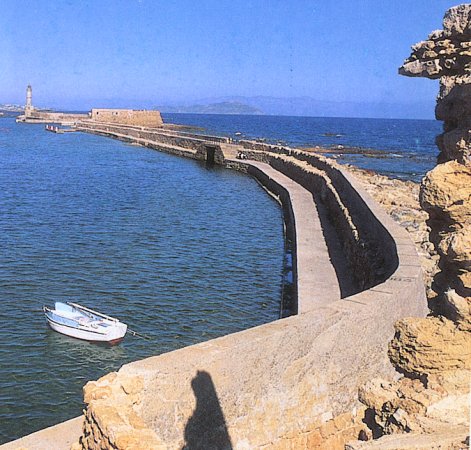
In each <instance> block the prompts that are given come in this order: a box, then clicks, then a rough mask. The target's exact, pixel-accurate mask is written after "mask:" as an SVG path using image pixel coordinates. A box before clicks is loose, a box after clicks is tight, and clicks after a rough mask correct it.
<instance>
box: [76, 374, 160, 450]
mask: <svg viewBox="0 0 471 450" xmlns="http://www.w3.org/2000/svg"><path fill="white" fill-rule="evenodd" d="M143 388H144V383H143V380H142V379H141V378H140V377H138V376H124V375H118V374H117V373H116V372H112V373H109V374H108V375H105V376H104V377H102V378H100V379H99V380H98V381H90V382H88V383H87V384H86V385H85V387H84V389H83V392H84V401H85V403H86V404H87V408H86V411H85V422H84V427H83V434H82V437H81V439H80V442H79V443H75V444H74V447H73V448H74V450H78V449H83V450H99V449H100V450H101V449H104V448H113V449H116V450H167V447H166V446H165V445H164V444H163V443H162V441H161V440H160V439H159V438H158V436H157V435H156V434H155V432H154V431H153V430H152V429H150V428H148V427H147V425H146V423H145V422H144V420H143V419H142V418H141V416H140V415H139V414H138V412H137V407H138V405H139V404H140V402H141V395H142V392H143Z"/></svg>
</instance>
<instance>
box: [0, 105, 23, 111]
mask: <svg viewBox="0 0 471 450" xmlns="http://www.w3.org/2000/svg"><path fill="white" fill-rule="evenodd" d="M0 111H2V112H23V111H24V108H23V106H20V105H11V104H7V103H4V104H1V103H0Z"/></svg>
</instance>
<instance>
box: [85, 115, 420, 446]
mask: <svg viewBox="0 0 471 450" xmlns="http://www.w3.org/2000/svg"><path fill="white" fill-rule="evenodd" d="M78 129H79V130H81V131H85V132H92V133H96V134H101V135H105V136H109V137H114V138H118V139H122V140H125V141H128V142H134V143H138V144H141V145H145V146H147V147H151V148H156V149H159V150H163V151H167V152H169V153H174V154H178V155H181V156H187V157H190V158H194V159H200V160H204V161H206V162H208V163H220V164H223V165H225V166H227V167H230V168H236V169H238V170H242V171H246V172H247V173H249V174H251V175H253V176H256V177H257V178H258V179H259V180H260V182H262V183H264V184H265V185H266V186H267V188H269V189H271V190H272V191H273V192H274V194H275V195H278V196H279V198H280V200H281V201H282V203H283V205H284V209H285V211H286V216H287V217H288V219H289V222H290V223H291V225H289V226H288V229H290V230H291V232H292V233H293V235H292V238H293V242H294V243H295V248H294V249H293V250H294V270H295V282H296V286H297V290H296V298H297V309H298V312H299V314H297V315H295V316H292V317H289V318H286V319H283V320H279V321H276V322H272V323H270V324H266V325H263V326H259V327H256V328H253V329H249V330H246V331H242V332H239V333H235V334H232V335H228V336H225V337H222V338H218V339H214V340H211V341H208V342H205V343H202V344H198V345H196V346H192V347H186V348H184V349H181V350H178V351H175V352H171V353H167V354H164V355H160V356H156V357H151V358H148V359H145V360H142V361H137V362H134V363H130V364H127V365H125V366H123V367H122V368H121V369H120V370H119V371H118V372H117V373H112V374H110V375H108V376H106V377H103V378H102V379H100V380H98V381H97V382H90V383H89V384H88V385H87V386H86V388H85V401H86V403H87V405H88V406H87V409H86V414H85V425H84V427H83V436H82V438H81V443H80V444H78V445H79V446H80V447H81V446H83V448H98V445H108V444H109V445H110V446H111V445H114V446H115V447H116V448H126V446H127V445H130V444H132V445H135V446H136V447H135V448H169V449H170V448H171V449H173V448H181V447H182V446H184V445H187V446H189V447H191V448H230V447H232V448H239V449H243V448H306V447H309V448H316V446H317V447H322V446H323V448H336V446H337V447H338V446H340V445H342V443H343V442H345V441H346V440H349V439H354V438H356V437H357V435H358V433H359V431H360V430H361V429H362V427H364V426H365V425H364V424H362V422H361V421H362V419H363V418H364V414H363V410H362V409H361V406H360V404H359V403H358V401H357V395H356V393H357V389H358V387H359V386H360V385H361V384H363V383H364V382H365V381H367V380H368V379H370V378H372V377H373V376H376V375H378V374H381V375H384V376H389V375H393V369H392V366H391V365H390V364H389V362H388V360H387V356H386V348H387V343H388V341H389V340H390V338H391V337H392V335H393V323H394V322H395V321H396V320H397V319H399V318H401V317H404V316H408V315H424V314H425V311H426V305H425V295H424V287H423V281H422V275H421V269H420V264H419V262H418V258H417V254H416V250H415V247H414V245H413V244H412V242H411V241H410V240H409V238H408V236H407V233H406V232H405V231H404V230H403V229H401V228H400V227H399V226H397V225H396V224H394V223H393V222H392V220H391V219H390V218H389V217H388V216H387V215H386V214H385V213H384V212H383V211H382V210H381V209H380V208H379V207H378V206H377V205H376V204H375V203H374V202H373V201H372V200H371V199H370V198H369V196H368V195H367V194H366V193H365V192H364V190H363V189H362V188H361V187H360V186H359V185H358V183H357V182H356V181H355V180H354V179H352V178H351V177H350V176H349V175H348V174H346V173H345V172H343V171H342V170H341V168H339V167H337V166H335V165H331V164H330V163H328V162H327V161H326V160H325V159H323V158H321V157H314V156H312V155H310V156H309V158H308V156H307V155H306V154H305V153H304V152H298V151H295V150H293V149H289V148H285V147H279V148H277V149H274V148H266V147H264V148H251V147H250V145H249V144H244V145H240V144H238V145H234V144H231V143H230V142H229V141H227V140H226V141H224V140H222V141H218V139H212V138H211V137H207V138H205V137H201V136H195V137H192V136H188V135H185V136H182V135H179V134H178V133H169V132H158V131H152V132H151V131H149V130H145V129H138V128H132V127H119V126H114V125H104V124H102V125H97V124H91V123H81V124H79V125H78ZM239 152H243V153H244V155H245V156H247V157H248V158H249V159H248V160H245V159H243V160H241V159H236V158H235V156H236V155H237V154H238V153H239ZM319 239H321V243H323V244H324V245H319ZM314 275H315V276H316V277H314V278H312V277H313V276H314ZM323 282H325V283H324V284H322V283H323ZM139 446H140V447H139Z"/></svg>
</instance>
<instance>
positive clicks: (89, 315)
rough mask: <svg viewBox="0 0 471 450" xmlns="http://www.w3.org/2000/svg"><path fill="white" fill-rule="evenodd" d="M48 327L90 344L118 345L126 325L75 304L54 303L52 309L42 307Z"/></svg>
mask: <svg viewBox="0 0 471 450" xmlns="http://www.w3.org/2000/svg"><path fill="white" fill-rule="evenodd" d="M43 311H44V314H45V315H46V320H47V323H48V325H49V326H50V327H51V328H52V329H53V330H54V331H57V332H59V333H62V334H65V335H67V336H71V337H74V338H77V339H83V340H85V341H90V342H107V343H109V344H112V345H114V344H118V343H119V342H121V341H122V340H123V339H124V336H125V334H126V331H127V328H128V327H127V325H126V324H125V323H122V322H120V321H119V320H118V319H115V318H113V317H110V316H106V315H105V314H101V313H99V312H97V311H93V309H89V308H86V307H85V306H81V305H78V304H77V303H61V302H56V303H55V306H54V309H51V308H48V307H47V306H43Z"/></svg>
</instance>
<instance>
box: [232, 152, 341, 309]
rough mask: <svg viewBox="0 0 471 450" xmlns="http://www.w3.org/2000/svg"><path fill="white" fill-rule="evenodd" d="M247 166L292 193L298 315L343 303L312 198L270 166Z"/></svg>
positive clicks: (256, 163) (252, 163)
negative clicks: (339, 302)
mask: <svg viewBox="0 0 471 450" xmlns="http://www.w3.org/2000/svg"><path fill="white" fill-rule="evenodd" d="M238 162H240V161H238ZM244 164H247V165H249V166H251V167H253V168H255V169H256V171H255V172H254V173H252V172H251V174H252V175H254V176H255V177H257V178H259V179H260V180H261V182H262V183H263V182H264V181H263V174H264V175H265V176H266V177H268V179H269V180H271V181H272V182H274V183H276V184H277V185H278V186H281V187H282V188H284V189H285V190H286V191H287V192H288V195H289V199H290V202H291V208H292V211H293V218H294V221H295V223H294V227H295V235H296V238H295V245H296V251H295V256H296V259H295V261H294V262H295V264H296V274H297V279H296V282H297V294H298V295H297V297H298V313H304V312H307V311H312V310H313V309H315V308H317V307H319V306H324V305H326V304H328V303H330V302H332V301H335V300H340V298H341V293H340V287H339V282H338V280H337V275H336V272H335V270H334V267H333V265H332V262H331V259H330V256H329V251H328V248H327V244H326V242H325V237H324V234H323V230H322V226H321V222H320V220H319V213H318V210H317V206H316V204H315V202H314V198H313V196H312V194H311V193H310V192H309V191H308V190H307V189H305V188H303V187H302V186H301V185H300V184H298V183H296V182H295V181H293V180H292V179H291V178H288V177H287V176H286V175H283V174H282V173H280V172H278V171H277V170H275V169H274V168H273V167H271V166H270V165H268V164H266V163H262V162H257V161H250V160H244ZM257 171H258V173H257Z"/></svg>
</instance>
